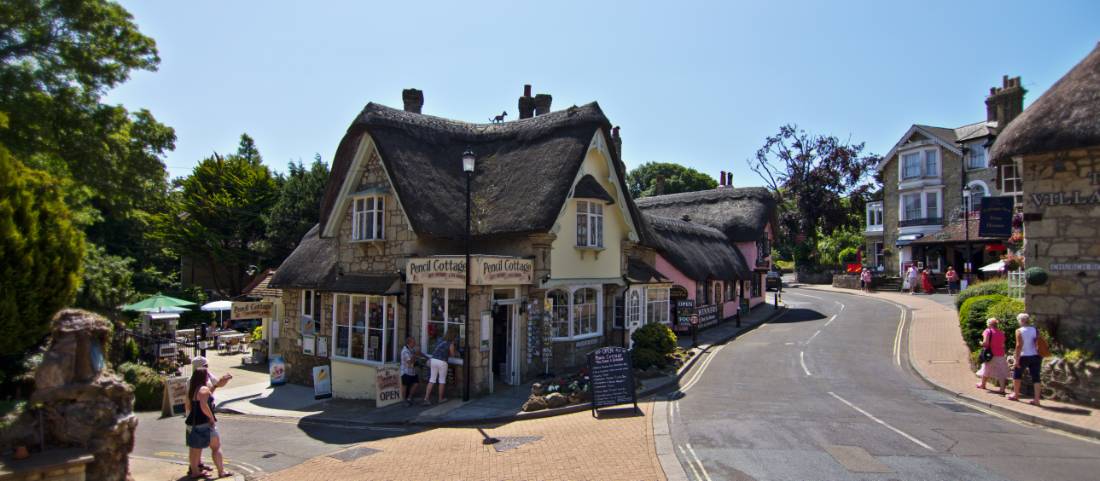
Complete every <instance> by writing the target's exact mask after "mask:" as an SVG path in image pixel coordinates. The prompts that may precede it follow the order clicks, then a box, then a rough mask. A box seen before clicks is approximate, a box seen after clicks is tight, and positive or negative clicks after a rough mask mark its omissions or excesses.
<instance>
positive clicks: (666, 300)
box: [645, 287, 672, 326]
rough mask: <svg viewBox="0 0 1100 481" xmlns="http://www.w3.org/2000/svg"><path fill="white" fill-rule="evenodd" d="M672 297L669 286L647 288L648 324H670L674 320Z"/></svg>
mask: <svg viewBox="0 0 1100 481" xmlns="http://www.w3.org/2000/svg"><path fill="white" fill-rule="evenodd" d="M671 299H672V297H671V293H670V292H669V288H667V287H647V288H646V290H645V313H646V315H645V317H646V320H645V322H646V324H655V323H660V324H664V325H666V326H667V325H669V324H670V323H671V322H672V314H671V310H670V309H671V305H670V302H672V301H671Z"/></svg>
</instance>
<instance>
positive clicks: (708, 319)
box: [695, 304, 718, 328]
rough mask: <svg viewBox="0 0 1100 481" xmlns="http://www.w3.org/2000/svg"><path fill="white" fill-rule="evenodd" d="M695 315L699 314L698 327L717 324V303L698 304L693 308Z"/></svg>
mask: <svg viewBox="0 0 1100 481" xmlns="http://www.w3.org/2000/svg"><path fill="white" fill-rule="evenodd" d="M695 315H697V316H699V324H698V325H699V327H700V328H705V327H710V326H713V325H715V324H718V304H711V305H709V306H700V307H699V308H698V309H696V310H695Z"/></svg>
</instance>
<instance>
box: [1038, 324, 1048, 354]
mask: <svg viewBox="0 0 1100 481" xmlns="http://www.w3.org/2000/svg"><path fill="white" fill-rule="evenodd" d="M1035 350H1036V351H1038V352H1039V357H1050V343H1048V342H1047V338H1045V337H1043V334H1042V333H1040V332H1039V330H1038V329H1036V330H1035Z"/></svg>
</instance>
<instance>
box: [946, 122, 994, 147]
mask: <svg viewBox="0 0 1100 481" xmlns="http://www.w3.org/2000/svg"><path fill="white" fill-rule="evenodd" d="M994 135H997V121H995V120H994V121H983V122H975V123H972V124H967V125H964V126H962V127H959V128H957V129H955V142H967V141H971V140H978V139H984V138H986V137H992V136H994Z"/></svg>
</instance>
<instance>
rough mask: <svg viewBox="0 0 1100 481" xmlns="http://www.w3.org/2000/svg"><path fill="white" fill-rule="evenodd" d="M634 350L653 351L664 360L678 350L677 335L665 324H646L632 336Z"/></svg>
mask: <svg viewBox="0 0 1100 481" xmlns="http://www.w3.org/2000/svg"><path fill="white" fill-rule="evenodd" d="M630 338H631V339H633V340H634V349H635V350H641V349H651V350H653V351H654V352H656V353H657V354H660V355H661V357H662V358H663V357H664V356H666V355H668V354H672V351H675V350H676V334H674V333H673V332H672V329H669V328H668V326H666V325H664V324H659V323H654V324H646V325H644V326H642V327H640V328H638V330H636V331H634V334H632V335H631V336H630Z"/></svg>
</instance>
